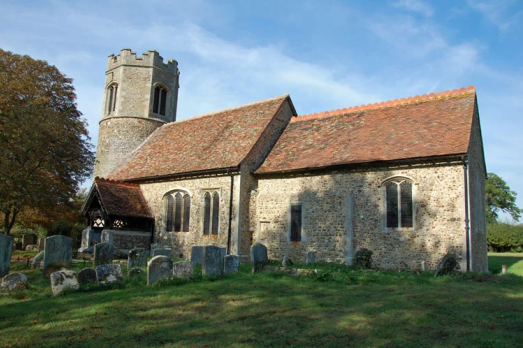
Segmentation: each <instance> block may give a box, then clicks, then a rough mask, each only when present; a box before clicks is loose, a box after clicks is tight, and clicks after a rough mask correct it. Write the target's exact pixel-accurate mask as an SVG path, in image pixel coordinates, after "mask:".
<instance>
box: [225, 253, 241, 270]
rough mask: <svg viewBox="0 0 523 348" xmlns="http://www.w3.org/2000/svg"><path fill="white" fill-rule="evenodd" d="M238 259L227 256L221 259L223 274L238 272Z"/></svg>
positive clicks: (234, 256) (236, 256)
mask: <svg viewBox="0 0 523 348" xmlns="http://www.w3.org/2000/svg"><path fill="white" fill-rule="evenodd" d="M239 267H240V257H239V256H238V255H227V256H225V257H224V258H223V273H224V274H231V273H236V272H238V268H239Z"/></svg>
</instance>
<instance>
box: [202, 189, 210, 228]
mask: <svg viewBox="0 0 523 348" xmlns="http://www.w3.org/2000/svg"><path fill="white" fill-rule="evenodd" d="M210 222H211V194H210V193H209V192H205V195H204V196H203V234H209V226H210Z"/></svg>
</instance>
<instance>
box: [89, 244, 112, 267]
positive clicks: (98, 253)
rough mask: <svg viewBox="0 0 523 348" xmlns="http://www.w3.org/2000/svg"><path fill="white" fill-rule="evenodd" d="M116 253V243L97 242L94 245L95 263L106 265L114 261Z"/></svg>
mask: <svg viewBox="0 0 523 348" xmlns="http://www.w3.org/2000/svg"><path fill="white" fill-rule="evenodd" d="M114 254H115V248H114V245H112V244H110V243H98V244H96V245H95V246H94V260H93V262H94V265H95V266H96V265H105V264H108V263H111V262H113V258H114Z"/></svg>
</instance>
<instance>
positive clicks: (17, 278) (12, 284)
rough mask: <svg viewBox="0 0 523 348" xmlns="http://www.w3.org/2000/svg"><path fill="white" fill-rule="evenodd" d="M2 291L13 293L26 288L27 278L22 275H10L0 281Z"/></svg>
mask: <svg viewBox="0 0 523 348" xmlns="http://www.w3.org/2000/svg"><path fill="white" fill-rule="evenodd" d="M0 287H1V289H2V290H6V291H15V290H24V289H25V288H26V287H27V276H26V275H25V274H22V273H11V274H9V275H6V276H5V277H4V278H3V279H2V284H0Z"/></svg>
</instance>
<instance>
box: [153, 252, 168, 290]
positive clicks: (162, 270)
mask: <svg viewBox="0 0 523 348" xmlns="http://www.w3.org/2000/svg"><path fill="white" fill-rule="evenodd" d="M172 276H173V260H172V259H171V258H170V257H167V256H165V255H158V256H155V257H153V258H152V259H151V261H149V263H148V264H147V285H151V284H153V283H154V282H156V281H158V280H160V279H164V278H169V277H172Z"/></svg>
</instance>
